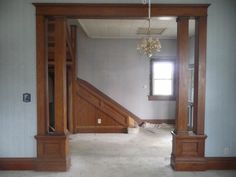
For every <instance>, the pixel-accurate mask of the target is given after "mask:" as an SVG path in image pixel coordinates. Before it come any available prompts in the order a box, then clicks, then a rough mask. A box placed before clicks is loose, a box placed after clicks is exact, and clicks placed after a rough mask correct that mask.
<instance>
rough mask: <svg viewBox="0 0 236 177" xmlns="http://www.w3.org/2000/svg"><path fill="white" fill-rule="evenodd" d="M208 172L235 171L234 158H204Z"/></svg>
mask: <svg viewBox="0 0 236 177" xmlns="http://www.w3.org/2000/svg"><path fill="white" fill-rule="evenodd" d="M206 160H207V169H208V170H235V169H236V157H206Z"/></svg>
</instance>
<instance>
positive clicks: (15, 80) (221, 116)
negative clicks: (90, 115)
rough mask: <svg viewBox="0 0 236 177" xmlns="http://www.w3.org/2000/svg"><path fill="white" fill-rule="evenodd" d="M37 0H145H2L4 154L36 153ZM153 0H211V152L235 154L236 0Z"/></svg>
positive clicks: (0, 132) (0, 124) (0, 149)
mask: <svg viewBox="0 0 236 177" xmlns="http://www.w3.org/2000/svg"><path fill="white" fill-rule="evenodd" d="M32 2H64V3H65V2H80V3H82V2H84V3H88V2H94V3H95V2H96V3H99V2H109V3H140V0H119V1H118V0H109V1H108V0H51V1H50V0H22V1H19V0H1V1H0V22H1V28H0V62H1V63H0V100H1V101H0V157H13V156H14V157H22V156H26V157H30V156H32V157H34V156H36V146H35V144H36V141H35V139H34V135H35V134H36V100H35V94H36V76H35V72H36V71H35V45H36V41H35V9H34V7H33V6H32V5H31V3H32ZM152 2H153V3H212V4H211V6H210V7H209V13H208V14H209V15H208V36H207V40H208V43H207V78H206V79H207V80H206V82H207V83H206V112H205V115H206V121H205V130H206V134H207V135H208V138H207V140H206V155H207V156H236V138H235V135H234V134H235V133H234V129H235V125H236V119H235V115H236V109H235V107H236V102H235V99H236V93H235V90H236V80H235V76H236V69H235V66H236V52H235V51H236V42H235V41H236V40H235V39H234V36H235V28H236V21H235V17H236V11H235V7H236V1H234V0H224V1H222V0H153V1H152ZM142 61H143V60H142ZM23 92H30V93H31V94H32V102H31V103H28V104H24V103H22V101H21V99H22V98H21V96H22V95H21V94H22V93H23ZM225 147H230V149H231V150H230V153H229V154H228V155H225V154H224V151H223V150H224V148H225Z"/></svg>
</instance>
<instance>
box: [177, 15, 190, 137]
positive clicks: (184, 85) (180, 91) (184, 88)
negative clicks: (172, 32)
mask: <svg viewBox="0 0 236 177" xmlns="http://www.w3.org/2000/svg"><path fill="white" fill-rule="evenodd" d="M188 29H189V18H188V17H179V18H178V19H177V53H178V58H177V64H176V78H177V88H176V90H177V91H176V132H178V133H185V132H187V120H188V117H187V116H188V114H187V106H188V94H187V93H188V48H189V45H188V44H189V42H188V41H189V39H188V36H189V32H188Z"/></svg>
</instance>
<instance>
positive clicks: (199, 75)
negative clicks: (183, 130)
mask: <svg viewBox="0 0 236 177" xmlns="http://www.w3.org/2000/svg"><path fill="white" fill-rule="evenodd" d="M195 31H196V35H195V57H194V115H193V131H194V133H196V134H199V135H204V122H205V84H206V35H207V17H199V18H197V19H196V29H195Z"/></svg>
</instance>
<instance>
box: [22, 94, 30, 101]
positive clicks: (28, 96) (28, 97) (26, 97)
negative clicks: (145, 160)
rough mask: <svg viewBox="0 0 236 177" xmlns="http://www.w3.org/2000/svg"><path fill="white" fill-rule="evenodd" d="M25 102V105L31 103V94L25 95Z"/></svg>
mask: <svg viewBox="0 0 236 177" xmlns="http://www.w3.org/2000/svg"><path fill="white" fill-rule="evenodd" d="M23 102H25V103H29V102H31V94H30V93H23Z"/></svg>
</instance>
